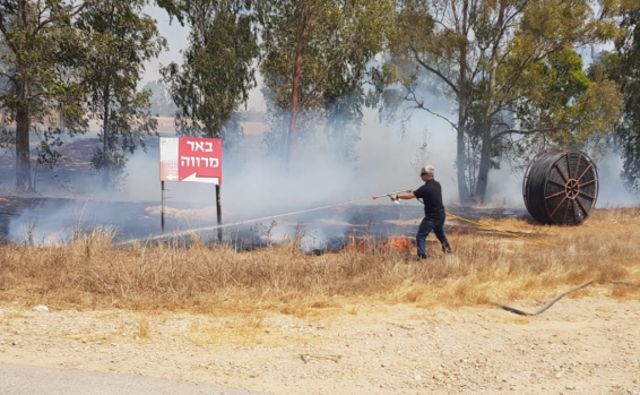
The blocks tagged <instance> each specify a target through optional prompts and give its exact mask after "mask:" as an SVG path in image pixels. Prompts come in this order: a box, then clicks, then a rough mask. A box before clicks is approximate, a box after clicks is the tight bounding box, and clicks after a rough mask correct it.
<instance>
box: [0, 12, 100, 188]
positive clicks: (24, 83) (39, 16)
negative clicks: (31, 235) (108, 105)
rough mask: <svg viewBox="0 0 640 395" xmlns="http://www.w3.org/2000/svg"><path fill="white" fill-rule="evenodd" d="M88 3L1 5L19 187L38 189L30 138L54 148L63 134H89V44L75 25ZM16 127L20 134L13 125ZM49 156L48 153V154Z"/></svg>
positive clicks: (4, 99)
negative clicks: (82, 62) (83, 59)
mask: <svg viewBox="0 0 640 395" xmlns="http://www.w3.org/2000/svg"><path fill="white" fill-rule="evenodd" d="M87 3H88V2H87V1H63V0H49V1H32V0H1V1H0V33H1V34H0V47H2V48H3V50H2V51H0V67H1V69H0V75H1V76H2V78H3V79H5V82H7V84H6V87H5V89H4V90H3V91H1V92H0V109H1V110H2V112H3V114H4V115H3V125H2V131H3V134H4V135H5V137H8V139H9V141H10V144H11V145H15V152H16V188H17V189H18V190H19V191H29V190H33V182H32V177H31V152H30V143H31V141H30V133H31V132H38V133H42V134H43V137H44V138H43V140H42V148H43V149H44V151H47V150H48V149H49V148H50V145H49V143H48V142H49V141H50V139H53V140H54V141H55V144H58V143H59V141H60V140H59V139H56V137H55V136H56V135H58V134H59V133H60V132H61V131H62V130H63V129H64V130H65V131H68V132H70V133H74V132H80V131H83V130H85V127H86V120H84V111H83V108H82V107H83V102H84V99H85V96H86V94H85V90H84V88H83V86H82V84H81V82H80V79H79V78H78V76H77V73H76V71H77V68H78V62H77V59H78V56H79V54H80V53H81V52H82V46H83V44H84V40H83V39H82V37H81V36H80V34H79V32H78V31H77V29H75V28H74V26H73V20H74V18H76V17H77V15H78V14H79V13H80V12H81V11H82V10H83V9H84V8H85V7H86V5H87ZM13 124H15V131H14V130H11V129H12V128H10V125H13ZM44 154H46V152H43V155H44Z"/></svg>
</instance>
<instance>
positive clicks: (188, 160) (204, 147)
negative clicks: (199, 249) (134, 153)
mask: <svg viewBox="0 0 640 395" xmlns="http://www.w3.org/2000/svg"><path fill="white" fill-rule="evenodd" d="M165 181H191V182H201V183H205V184H215V186H216V213H217V219H218V225H221V224H222V205H221V203H220V200H221V199H220V186H221V185H222V140H220V139H211V138H193V137H180V138H178V137H161V138H160V185H161V189H162V191H161V193H162V196H161V199H162V209H161V213H160V226H161V228H162V231H164V182H165ZM218 240H219V241H222V229H218Z"/></svg>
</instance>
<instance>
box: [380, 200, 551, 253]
mask: <svg viewBox="0 0 640 395" xmlns="http://www.w3.org/2000/svg"><path fill="white" fill-rule="evenodd" d="M410 192H413V190H411V189H406V190H403V191H397V192H390V193H385V194H382V195H374V196H372V197H371V198H372V199H373V200H377V199H380V198H384V197H388V198H389V199H391V201H392V202H394V203H396V204H400V202H399V200H398V199H393V196H395V195H398V194H399V193H410ZM418 201H420V202H421V203H424V202H422V201H421V200H420V199H418ZM446 214H447V215H448V216H449V217H451V218H455V219H457V220H459V221H462V222H466V223H468V224H471V225H474V226H475V227H478V228H481V229H484V230H487V231H491V232H495V233H501V234H504V235H508V236H510V237H516V238H520V239H523V240H525V239H526V240H527V241H529V242H533V243H536V244H541V245H546V246H553V245H554V244H552V243H549V242H546V241H543V240H531V239H528V238H525V237H524V236H523V235H522V234H519V233H515V232H510V231H505V230H501V229H497V228H493V227H491V226H489V225H487V224H483V223H481V222H479V221H474V220H472V219H469V218H465V217H463V216H460V215H458V214H454V213H452V212H451V211H448V210H447V211H446Z"/></svg>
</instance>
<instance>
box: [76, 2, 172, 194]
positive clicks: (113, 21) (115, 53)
mask: <svg viewBox="0 0 640 395" xmlns="http://www.w3.org/2000/svg"><path fill="white" fill-rule="evenodd" d="M146 3H147V1H146V0H101V1H96V2H92V3H91V4H89V5H88V6H87V7H86V8H85V10H84V11H83V13H82V14H81V15H80V17H79V19H78V21H77V27H78V28H79V29H80V30H81V31H82V33H83V35H84V37H86V39H87V41H88V48H87V51H86V53H85V54H83V57H82V63H83V64H82V65H83V69H84V74H83V77H84V83H85V86H86V88H87V90H88V92H89V93H90V100H89V102H88V110H89V112H90V114H91V116H92V117H95V118H97V119H98V120H99V122H100V128H101V130H100V136H99V137H100V139H101V147H100V148H97V149H96V151H95V153H94V156H93V159H92V163H93V165H94V166H95V167H96V168H97V169H101V170H102V173H103V183H104V184H105V185H107V184H108V183H109V182H110V180H111V177H112V176H113V175H114V174H115V173H114V172H116V171H119V170H121V169H122V167H123V166H124V164H125V163H126V156H125V155H126V154H127V153H133V152H135V150H136V148H137V147H139V146H142V147H144V137H145V136H146V135H149V134H151V133H153V132H154V131H155V130H156V125H157V121H156V120H155V118H153V117H152V116H151V112H150V110H149V107H150V100H149V98H150V95H151V92H150V91H148V90H142V91H141V90H139V89H138V87H137V86H138V82H139V80H140V78H141V73H142V71H143V70H144V63H145V62H146V61H148V60H149V59H151V58H153V57H156V56H157V55H158V54H159V52H160V51H161V50H162V49H163V48H164V47H165V46H166V44H165V40H164V39H163V38H161V37H160V36H159V33H158V30H157V28H156V22H155V20H154V19H153V18H151V17H150V16H147V15H144V14H143V8H144V6H145V4H146Z"/></svg>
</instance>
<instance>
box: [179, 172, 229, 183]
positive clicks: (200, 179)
mask: <svg viewBox="0 0 640 395" xmlns="http://www.w3.org/2000/svg"><path fill="white" fill-rule="evenodd" d="M182 181H193V182H202V183H205V184H215V185H220V179H219V178H218V177H199V176H198V175H197V174H196V173H191V174H190V175H188V176H187V177H185V178H183V179H182Z"/></svg>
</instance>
